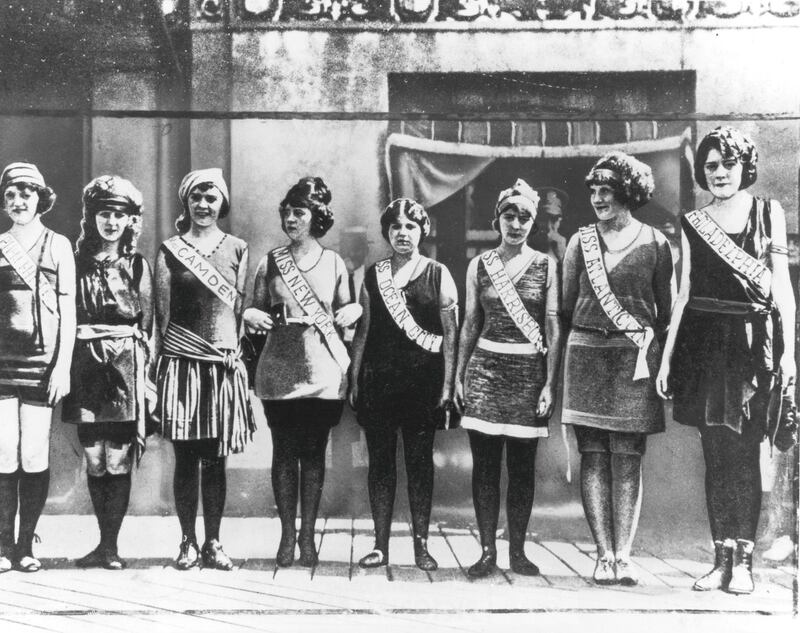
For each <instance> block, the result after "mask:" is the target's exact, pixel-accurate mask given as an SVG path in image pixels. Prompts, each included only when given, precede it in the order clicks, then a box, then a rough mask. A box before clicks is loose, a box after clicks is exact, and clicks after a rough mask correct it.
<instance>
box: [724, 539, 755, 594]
mask: <svg viewBox="0 0 800 633" xmlns="http://www.w3.org/2000/svg"><path fill="white" fill-rule="evenodd" d="M753 548H754V543H753V541H747V540H745V539H741V538H740V539H737V540H736V550H735V551H734V552H733V566H732V567H731V579H730V582H729V583H728V587H727V589H726V590H725V591H727V592H728V593H735V594H738V595H744V594H749V593H753V591H754V590H755V588H756V586H755V583H754V582H753Z"/></svg>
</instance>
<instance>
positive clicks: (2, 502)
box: [0, 470, 19, 557]
mask: <svg viewBox="0 0 800 633" xmlns="http://www.w3.org/2000/svg"><path fill="white" fill-rule="evenodd" d="M18 486H19V471H18V470H15V471H14V472H13V473H0V548H2V550H3V555H5V556H6V557H8V556H9V555H10V552H9V550H10V549H11V548H12V547H13V546H14V540H15V539H14V519H15V518H16V516H17V506H18V504H19V494H18V492H17V489H18Z"/></svg>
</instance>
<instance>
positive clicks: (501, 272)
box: [481, 249, 547, 354]
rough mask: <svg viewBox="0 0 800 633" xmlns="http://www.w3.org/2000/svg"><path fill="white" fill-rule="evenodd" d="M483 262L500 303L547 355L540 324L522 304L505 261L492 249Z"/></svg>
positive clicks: (538, 350)
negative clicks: (504, 264) (504, 263)
mask: <svg viewBox="0 0 800 633" xmlns="http://www.w3.org/2000/svg"><path fill="white" fill-rule="evenodd" d="M481 261H482V262H483V266H484V267H485V268H486V273H487V274H488V275H489V279H490V280H491V282H492V286H494V289H495V290H496V291H497V294H498V295H499V297H500V301H502V302H503V306H504V307H505V309H506V312H508V316H510V317H511V320H512V321H513V322H514V325H516V326H517V328H518V329H519V331H520V332H522V333H523V334H524V335H525V338H527V339H528V340H529V341H530V342H531V344H532V345H533V347H534V349H535V350H536V351H537V352H541V353H542V354H546V353H547V349H546V348H545V347H544V340H543V339H542V331H541V330H540V329H539V324H538V323H537V322H536V320H535V319H534V318H533V317H532V316H531V315H530V314H529V313H528V311H527V310H526V309H525V304H523V303H522V299H520V296H519V293H518V292H517V289H516V287H515V286H514V282H512V281H511V278H510V277H509V276H508V272H507V271H506V267H505V266H503V260H501V259H500V256H499V255H498V254H497V251H496V250H494V249H492V250H490V251H487V252H485V253H484V254H483V255H481Z"/></svg>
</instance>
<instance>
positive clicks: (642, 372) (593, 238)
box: [578, 224, 654, 380]
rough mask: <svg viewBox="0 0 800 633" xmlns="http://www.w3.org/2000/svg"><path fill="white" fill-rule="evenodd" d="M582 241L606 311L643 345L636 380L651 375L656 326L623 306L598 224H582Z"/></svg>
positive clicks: (588, 268)
mask: <svg viewBox="0 0 800 633" xmlns="http://www.w3.org/2000/svg"><path fill="white" fill-rule="evenodd" d="M578 232H579V234H580V240H581V250H582V251H583V261H584V263H585V264H586V274H587V275H588V277H589V283H590V284H591V285H592V290H594V294H595V296H596V297H597V300H598V301H599V302H600V307H601V308H603V312H605V313H606V316H607V317H608V318H609V319H610V320H611V322H612V323H613V324H614V325H615V326H617V328H618V329H619V330H620V331H621V332H622V333H623V334H625V336H627V337H628V339H630V341H631V342H632V343H633V344H634V345H636V347H638V348H639V355H638V356H637V357H636V369H635V370H634V372H633V379H634V380H641V379H642V378H649V377H650V370H649V369H648V367H647V350H648V349H650V343H652V341H653V336H654V332H653V328H651V327H645V326H643V325H642V324H641V323H639V321H638V320H637V319H636V317H635V316H633V315H632V314H631V313H630V312H628V311H627V310H626V309H625V308H623V307H622V304H621V303H620V302H619V299H617V297H616V295H615V294H614V292H613V291H612V290H611V285H610V284H609V282H608V274H607V273H606V266H605V263H604V262H603V253H602V251H601V250H600V236H599V235H598V234H597V227H596V226H595V225H594V224H590V225H589V226H582V227H581V228H580V229H578Z"/></svg>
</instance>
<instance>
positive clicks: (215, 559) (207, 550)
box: [202, 538, 233, 571]
mask: <svg viewBox="0 0 800 633" xmlns="http://www.w3.org/2000/svg"><path fill="white" fill-rule="evenodd" d="M202 557H203V567H208V568H210V569H220V570H222V571H230V570H231V569H233V561H232V560H231V559H230V557H229V556H228V555H227V554H226V553H225V552H224V551H223V549H222V545H221V544H220V542H219V541H218V540H217V539H215V538H212V539H211V540H210V541H206V542H205V543H203V553H202Z"/></svg>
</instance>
